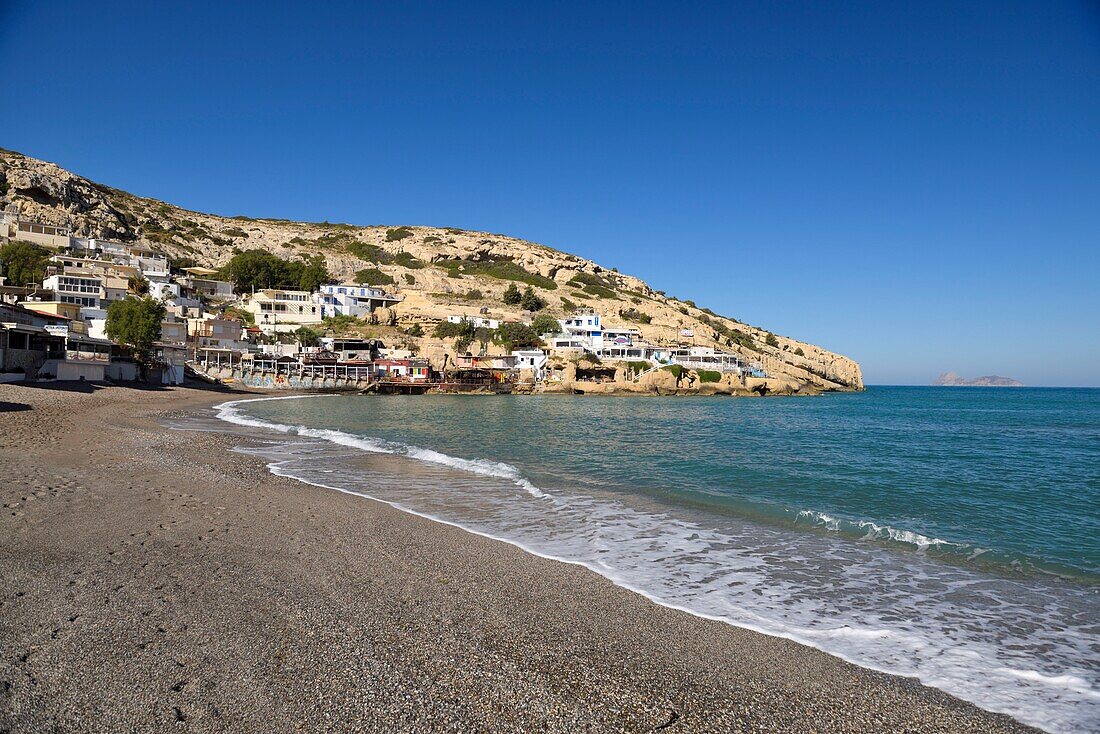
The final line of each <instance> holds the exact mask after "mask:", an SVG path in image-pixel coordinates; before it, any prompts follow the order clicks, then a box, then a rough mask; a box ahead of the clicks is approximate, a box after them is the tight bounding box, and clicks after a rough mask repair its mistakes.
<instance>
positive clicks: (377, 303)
mask: <svg viewBox="0 0 1100 734" xmlns="http://www.w3.org/2000/svg"><path fill="white" fill-rule="evenodd" d="M398 300H400V299H397V298H394V297H393V296H391V295H388V294H387V293H386V292H385V291H384V290H382V289H381V288H375V287H373V286H369V285H364V284H362V283H355V284H349V283H344V284H340V285H323V286H321V289H320V290H319V291H318V292H317V293H314V294H313V302H314V303H315V304H316V305H317V306H319V307H320V309H321V315H322V318H328V317H330V316H352V317H354V318H357V319H359V318H363V317H364V316H369V315H370V314H371V312H372V311H374V310H375V309H376V308H385V307H386V306H389V305H391V304H394V303H397V302H398Z"/></svg>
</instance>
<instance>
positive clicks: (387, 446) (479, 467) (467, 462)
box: [214, 395, 550, 499]
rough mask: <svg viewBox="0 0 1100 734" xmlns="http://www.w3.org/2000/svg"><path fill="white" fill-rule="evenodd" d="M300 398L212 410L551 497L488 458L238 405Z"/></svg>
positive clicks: (233, 403)
mask: <svg viewBox="0 0 1100 734" xmlns="http://www.w3.org/2000/svg"><path fill="white" fill-rule="evenodd" d="M299 397H301V396H296V395H295V396H280V397H273V398H255V399H249V400H233V401H230V402H227V403H221V404H219V405H215V406H214V408H215V409H216V410H218V418H220V419H222V420H224V421H226V422H229V423H235V424H236V425H239V426H249V427H252V428H267V429H271V430H275V431H279V432H280V433H286V434H291V435H295V436H304V437H306V438H319V439H321V440H324V441H329V442H331V443H334V444H338V445H340V446H348V447H350V448H356V449H359V450H361V451H367V452H369V453H375V454H391V455H394V456H404V457H406V458H409V459H414V460H416V461H423V462H427V463H431V464H440V465H442V466H449V467H451V468H453V469H458V470H460V471H465V472H469V473H471V474H479V475H481V476H485V477H495V478H497V479H507V480H509V481H511V482H512V483H513V484H515V485H516V486H517V487H520V488H521V489H523V490H524V491H525V492H527V494H529V495H531V496H532V497H537V498H539V499H548V498H550V495H549V494H547V493H546V492H545V491H544V490H542V489H540V488H539V487H537V486H535V485H534V484H532V483H531V481H530V480H528V479H527V478H526V477H524V476H523V474H522V472H520V470H519V469H517V468H516V467H514V466H512V465H511V464H505V463H503V462H499V461H491V460H489V459H464V458H462V457H459V456H451V455H450V454H444V453H442V452H440V451H435V450H433V449H427V448H423V447H421V446H414V445H412V444H404V443H398V442H396V441H386V440H383V439H379V438H370V437H368V436H357V435H355V434H351V433H345V432H344V431H337V430H333V429H331V428H310V427H308V426H300V425H288V424H286V423H276V422H274V421H268V420H264V419H262V418H253V417H250V416H246V415H244V414H243V413H242V412H241V411H240V410H239V409H238V408H237V406H238V405H240V404H241V403H251V402H260V401H265V400H290V399H295V398H299ZM307 397H325V396H320V395H316V396H307Z"/></svg>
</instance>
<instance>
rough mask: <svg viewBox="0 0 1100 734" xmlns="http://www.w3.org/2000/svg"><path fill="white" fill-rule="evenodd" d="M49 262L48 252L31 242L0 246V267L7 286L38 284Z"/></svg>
mask: <svg viewBox="0 0 1100 734" xmlns="http://www.w3.org/2000/svg"><path fill="white" fill-rule="evenodd" d="M49 261H50V251H49V250H47V249H46V248H45V247H40V246H39V245H36V244H34V243H33V242H25V241H22V240H16V241H14V242H9V243H7V244H6V245H3V246H0V266H2V267H3V270H2V271H0V272H3V274H4V275H5V276H6V277H7V279H8V285H17V286H24V285H30V284H32V283H33V284H40V283H41V282H42V278H43V277H44V276H45V274H46V265H47V264H48V263H49Z"/></svg>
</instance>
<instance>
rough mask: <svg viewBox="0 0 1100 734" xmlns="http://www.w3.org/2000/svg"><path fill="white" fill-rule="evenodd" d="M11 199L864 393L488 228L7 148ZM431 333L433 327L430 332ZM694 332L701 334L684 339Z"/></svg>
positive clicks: (121, 231)
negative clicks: (628, 333)
mask: <svg viewBox="0 0 1100 734" xmlns="http://www.w3.org/2000/svg"><path fill="white" fill-rule="evenodd" d="M0 203H4V204H7V203H16V204H18V205H19V206H20V209H21V212H22V215H23V216H24V217H25V218H28V219H35V220H38V221H43V222H48V223H53V224H61V225H68V226H70V227H71V228H72V232H73V235H74V236H78V237H96V238H103V239H113V240H120V241H124V242H134V241H137V242H143V243H146V244H149V245H151V246H152V247H154V248H156V249H158V250H160V251H162V252H164V253H165V254H167V255H168V256H169V257H171V258H174V259H187V260H190V261H192V262H194V263H195V264H200V265H207V266H211V267H218V266H221V265H224V264H225V263H226V262H228V261H229V259H230V258H231V257H232V256H233V255H234V253H235V252H239V251H241V250H250V249H261V250H266V251H268V252H272V253H275V254H277V255H279V256H281V257H284V258H294V257H299V256H302V255H307V256H308V255H316V254H320V255H323V256H324V258H325V260H326V263H327V267H328V269H329V271H330V272H331V273H332V274H333V275H334V276H335V277H337V278H339V279H342V280H350V279H355V278H356V277H357V274H358V276H359V277H360V278H366V279H369V280H371V281H374V282H375V283H376V284H382V285H385V287H386V288H387V289H388V290H391V291H394V292H396V293H397V294H399V295H400V296H402V297H403V300H402V302H401V303H400V304H399V305H398V306H396V307H395V309H394V310H395V314H394V317H395V320H396V321H397V323H398V324H400V325H402V326H406V325H411V324H412V323H422V324H424V325H425V326H429V325H430V324H431V323H433V322H436V321H438V320H440V319H443V318H445V317H446V316H447V315H449V314H454V313H465V314H471V315H473V314H477V313H479V311H480V310H481V309H482V308H487V309H488V310H489V313H490V315H491V316H492V317H493V318H499V319H503V320H518V319H520V318H522V317H523V316H524V314H523V313H522V312H521V311H520V310H519V307H518V306H507V305H504V304H503V302H502V300H501V299H502V295H503V292H504V290H505V289H506V288H507V287H508V286H509V285H510V284H511V283H513V282H517V283H518V284H519V286H520V287H521V288H523V287H525V285H531V286H533V287H534V289H535V291H536V293H537V294H538V295H539V296H540V297H541V298H542V299H544V300H545V301H546V302H547V304H548V306H547V310H548V311H549V312H550V313H553V314H557V315H560V314H564V313H568V312H569V311H572V310H573V309H575V308H578V307H590V308H593V309H596V310H598V311H599V312H600V313H601V314H603V317H604V321H605V323H606V325H608V326H629V327H636V328H638V329H639V330H640V331H641V333H642V336H643V337H645V338H646V339H649V340H650V341H653V342H656V343H663V344H671V343H676V342H678V341H694V343H696V344H699V345H703V346H715V347H722V348H724V349H726V350H729V351H733V352H737V353H739V354H741V355H742V356H743V357H744V358H745V359H747V360H749V361H759V362H761V363H762V366H763V367H764V369H766V370H767V371H768V373H769V374H770V375H772V376H775V377H777V378H782V379H786V380H789V381H790V382H791V383H792V384H796V385H804V386H807V387H811V388H815V389H822V390H859V389H862V388H863V376H862V373H861V371H860V367H859V364H858V363H856V362H855V361H853V360H851V359H849V358H848V357H844V356H841V355H839V354H834V353H832V352H829V351H827V350H825V349H822V348H821V347H818V346H815V345H813V344H810V343H808V342H802V341H797V340H795V339H791V338H789V337H785V336H780V335H778V334H772V333H771V332H769V331H767V330H766V329H763V328H761V327H757V326H750V325H748V324H745V323H742V322H739V321H737V320H736V319H733V318H729V317H726V316H720V315H718V314H716V313H714V312H713V311H710V310H709V309H706V308H701V307H698V306H696V305H695V303H694V302H692V301H690V300H682V299H679V298H674V297H672V296H669V295H666V294H665V293H662V292H660V291H655V290H653V289H652V288H650V287H649V285H647V284H646V283H645V282H644V281H642V280H640V279H638V278H635V277H633V276H630V275H625V274H623V273H620V272H618V271H617V270H616V269H614V268H612V269H608V268H605V267H602V266H600V265H598V264H596V263H594V262H592V261H591V260H586V259H584V258H580V257H577V256H575V255H570V254H567V253H565V252H561V251H559V250H555V249H553V248H550V247H547V246H545V245H540V244H536V243H533V242H527V241H525V240H520V239H516V238H514V237H508V236H505V235H501V234H491V233H488V232H471V231H466V230H461V229H452V228H446V227H423V226H365V227H361V226H353V225H348V224H331V223H328V222H321V223H310V222H291V221H287V220H281V219H252V218H248V217H224V216H216V215H212V214H203V213H201V212H193V211H188V210H186V209H181V208H179V207H177V206H173V205H172V204H168V203H166V202H162V201H157V200H155V199H148V198H143V197H140V196H135V195H133V194H130V193H128V192H125V191H120V190H119V189H115V188H111V187H109V186H105V185H103V184H98V183H95V182H93V181H89V180H88V179H86V178H83V177H81V176H78V175H75V174H73V173H70V172H69V171H66V170H65V169H63V168H60V167H59V166H57V165H55V164H53V163H48V162H45V161H41V160H38V159H35V158H30V157H28V156H24V155H21V154H19V153H15V152H13V151H8V150H3V149H0ZM425 331H430V329H427V328H426V329H425ZM688 332H690V333H691V334H692V336H691V337H684V336H683V334H684V333H688Z"/></svg>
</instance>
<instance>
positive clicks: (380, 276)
mask: <svg viewBox="0 0 1100 734" xmlns="http://www.w3.org/2000/svg"><path fill="white" fill-rule="evenodd" d="M355 282H357V283H366V284H367V285H392V284H393V283H394V282H395V281H394V279H393V278H392V277H391V276H389V275H386V274H385V273H383V272H382V271H381V270H379V269H378V268H363V269H362V270H360V271H358V272H356V273H355Z"/></svg>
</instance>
